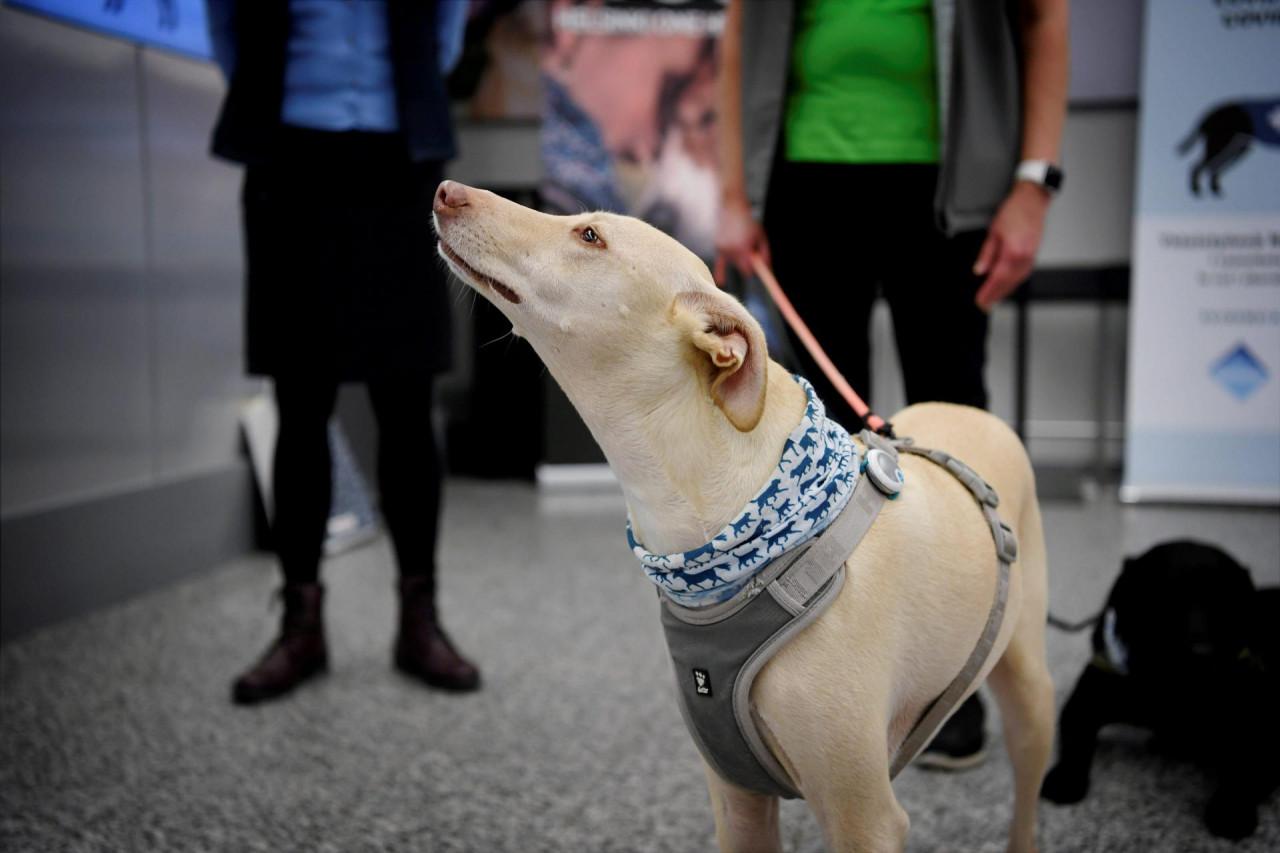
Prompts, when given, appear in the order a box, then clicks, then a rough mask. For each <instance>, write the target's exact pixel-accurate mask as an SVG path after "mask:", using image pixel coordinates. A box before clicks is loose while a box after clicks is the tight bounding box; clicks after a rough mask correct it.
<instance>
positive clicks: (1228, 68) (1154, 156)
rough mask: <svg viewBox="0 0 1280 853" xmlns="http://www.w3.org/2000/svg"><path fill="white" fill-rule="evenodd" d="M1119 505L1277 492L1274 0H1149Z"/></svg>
mask: <svg viewBox="0 0 1280 853" xmlns="http://www.w3.org/2000/svg"><path fill="white" fill-rule="evenodd" d="M1146 12H1147V14H1146V21H1145V27H1146V40H1145V54H1144V57H1143V68H1142V80H1143V84H1142V97H1141V115H1140V122H1139V143H1138V187H1137V190H1138V192H1137V205H1136V208H1137V212H1136V219H1135V222H1134V243H1133V296H1132V303H1131V307H1130V327H1131V328H1130V350H1129V386H1128V414H1127V418H1126V422H1127V428H1128V435H1127V439H1126V446H1125V475H1124V485H1123V488H1122V491H1121V495H1122V497H1124V498H1125V499H1127V500H1184V501H1191V502H1197V503H1202V502H1215V501H1223V502H1233V503H1234V502H1244V503H1266V504H1277V503H1280V74H1278V73H1277V71H1278V70H1280V64H1278V63H1277V59H1276V57H1280V0H1265V2H1251V3H1225V2H1220V0H1219V2H1214V0H1195V2H1190V0H1188V2H1181V3H1163V2H1148V3H1147V7H1146Z"/></svg>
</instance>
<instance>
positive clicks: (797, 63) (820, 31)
mask: <svg viewBox="0 0 1280 853" xmlns="http://www.w3.org/2000/svg"><path fill="white" fill-rule="evenodd" d="M934 70H935V59H934V51H933V11H932V7H931V4H930V0H801V4H800V8H799V10H798V14H797V18H796V34H795V42H794V43H793V45H792V51H791V80H790V86H789V92H788V98H787V114H786V134H787V135H786V139H787V152H786V153H787V159H788V160H793V161H808V162H821V163H936V162H938V84H937V78H936V75H935V73H934Z"/></svg>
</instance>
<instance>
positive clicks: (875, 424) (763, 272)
mask: <svg viewBox="0 0 1280 853" xmlns="http://www.w3.org/2000/svg"><path fill="white" fill-rule="evenodd" d="M751 266H752V268H753V269H755V271H756V275H757V276H759V277H760V281H762V282H764V287H765V290H767V291H769V296H770V297H772V298H773V301H774V304H775V305H777V306H778V310H779V311H781V312H782V316H783V317H784V318H785V319H786V321H787V325H788V326H790V327H791V330H792V331H793V332H795V333H796V337H798V338H800V342H801V343H803V344H804V348H805V349H807V350H808V351H809V355H811V356H813V360H814V361H816V362H817V363H818V366H819V367H821V368H822V372H823V373H824V374H825V375H826V377H827V380H828V381H829V382H830V383H831V384H832V385H834V386H835V389H836V390H837V391H839V392H840V396H841V397H843V398H844V401H845V402H846V403H848V404H849V408H851V409H853V411H854V413H855V414H857V416H858V417H860V418H862V420H863V423H865V424H866V425H867V426H868V427H870V428H871V429H872V430H874V431H875V432H877V433H879V434H880V435H883V436H886V437H890V438H892V437H893V424H891V423H889V422H888V421H886V420H885V419H884V418H882V417H880V416H879V415H877V414H876V413H875V412H872V411H871V407H870V406H868V405H867V404H866V403H864V402H863V401H862V398H861V397H859V396H858V393H857V392H856V391H854V390H853V386H851V385H850V384H849V382H848V380H846V379H845V378H844V376H843V375H842V374H841V373H840V371H839V370H837V369H836V366H835V365H834V364H832V362H831V359H830V358H828V357H827V354H826V352H824V351H823V349H822V345H821V344H819V343H818V339H817V338H815V337H814V336H813V332H811V331H809V327H808V326H807V325H805V322H804V320H803V319H801V317H800V314H799V313H797V312H796V309H795V306H793V305H792V304H791V300H790V299H788V298H787V294H785V293H783V292H782V285H780V284H778V280H777V279H776V278H774V277H773V271H772V270H770V269H769V267H768V265H767V264H765V262H764V261H763V260H762V259H761V258H760V256H759V255H757V254H755V253H752V255H751Z"/></svg>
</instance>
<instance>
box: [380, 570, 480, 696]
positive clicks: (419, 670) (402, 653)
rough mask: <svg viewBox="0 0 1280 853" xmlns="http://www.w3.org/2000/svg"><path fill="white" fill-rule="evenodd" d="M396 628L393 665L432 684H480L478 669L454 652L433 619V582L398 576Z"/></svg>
mask: <svg viewBox="0 0 1280 853" xmlns="http://www.w3.org/2000/svg"><path fill="white" fill-rule="evenodd" d="M399 586H400V631H399V633H398V635H397V636H396V653H395V661H396V669H398V670H400V671H401V672H403V673H405V674H406V675H411V676H413V677H414V678H417V679H420V680H422V681H425V682H426V683H427V684H429V685H431V686H432V687H439V688H442V689H444V690H456V691H459V692H462V691H468V690H475V689H477V688H478V687H479V686H480V670H478V669H476V667H475V665H474V664H472V663H471V662H470V661H468V660H467V659H466V658H464V657H463V656H462V655H460V654H458V652H457V650H456V649H455V648H454V647H453V644H452V643H451V642H450V641H449V638H448V637H447V636H446V635H445V633H444V629H443V628H441V627H440V623H439V622H438V621H437V619H436V607H435V601H434V600H433V598H434V584H433V583H432V582H431V580H430V579H427V578H413V577H408V578H401V579H400V584H399Z"/></svg>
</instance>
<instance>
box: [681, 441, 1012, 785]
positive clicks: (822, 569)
mask: <svg viewBox="0 0 1280 853" xmlns="http://www.w3.org/2000/svg"><path fill="white" fill-rule="evenodd" d="M860 438H861V439H862V441H863V443H864V444H866V445H867V446H868V447H870V448H876V449H880V450H883V451H884V452H885V453H886V454H888V457H887V458H888V459H890V460H891V463H890V464H891V465H892V466H893V467H894V469H896V465H897V458H898V452H899V451H901V452H905V453H914V454H917V455H919V456H923V457H925V458H926V459H929V460H931V461H932V462H934V463H936V464H938V465H941V466H942V467H944V468H946V469H947V471H949V472H951V474H952V475H954V476H955V477H956V478H957V479H958V480H960V482H961V483H963V484H964V485H965V486H966V487H967V488H968V489H969V491H970V492H972V494H973V496H974V498H975V499H976V500H977V501H978V504H979V505H980V506H981V507H982V512H983V515H984V517H985V518H986V520H987V524H988V525H989V526H990V528H991V534H992V537H993V538H994V539H995V544H996V558H997V560H998V561H999V572H998V576H997V583H996V590H995V595H994V598H993V601H992V604H991V610H990V612H989V613H988V616H987V623H986V626H985V627H984V628H983V631H982V636H981V637H980V638H979V640H978V644H977V646H976V647H975V648H974V650H973V652H972V653H971V654H970V655H969V659H968V660H967V661H966V662H965V665H964V667H963V668H962V669H961V671H960V673H959V674H957V675H956V677H955V679H953V680H952V682H951V684H950V685H948V687H947V689H946V690H944V691H943V693H942V695H940V696H939V697H938V698H937V699H935V700H934V701H933V702H932V703H931V704H930V705H929V706H928V707H927V708H926V709H925V711H924V713H923V714H922V715H921V717H920V719H919V720H918V721H917V722H916V724H915V726H914V727H913V728H912V730H911V732H910V733H909V734H908V735H907V738H906V740H904V741H903V743H902V744H901V745H900V746H899V747H898V750H897V754H896V755H895V757H894V761H893V766H892V768H891V769H890V778H892V777H893V776H897V775H898V772H899V771H900V770H902V768H903V767H905V766H906V765H907V764H908V763H910V761H911V759H913V758H915V756H916V754H917V753H918V752H919V751H920V750H921V749H922V748H923V747H924V746H925V744H926V743H927V742H928V739H929V738H930V737H931V736H932V735H933V733H934V731H936V730H937V728H938V726H940V725H941V724H942V722H943V720H944V719H946V716H947V715H948V714H949V713H950V712H951V710H952V708H954V707H955V705H956V704H957V703H958V702H959V700H960V698H961V697H962V696H963V695H964V693H965V691H966V690H967V689H968V688H969V686H970V685H971V684H972V683H973V680H974V678H975V677H976V676H977V674H978V672H979V671H980V670H981V669H982V666H983V664H984V663H985V662H986V660H987V657H988V656H989V655H990V653H991V648H992V646H993V644H994V643H995V640H996V637H997V635H999V633H1000V626H1001V624H1002V622H1003V620H1004V610H1005V603H1006V600H1007V599H1008V592H1009V566H1010V564H1011V563H1012V562H1013V561H1014V560H1015V559H1016V558H1017V552H1018V548H1017V542H1016V540H1015V539H1014V536H1013V531H1011V530H1010V529H1009V527H1008V526H1007V525H1006V524H1005V523H1004V522H1002V521H1001V520H1000V517H999V516H998V515H997V514H996V511H995V509H996V506H997V505H998V504H999V502H1000V501H999V498H998V497H997V496H996V493H995V490H994V489H992V488H991V487H990V486H989V485H987V484H986V483H985V482H984V481H983V480H982V478H981V477H979V476H978V475H977V474H976V473H974V471H973V469H971V468H969V467H968V466H967V465H965V464H964V463H963V462H960V461H959V460H957V459H954V458H953V457H951V456H950V455H949V454H947V453H944V452H943V451H940V450H924V449H922V448H918V447H915V446H913V445H911V444H910V443H909V442H910V440H909V439H908V440H906V441H901V442H889V441H887V440H885V439H883V438H881V437H879V436H877V435H875V434H873V433H870V432H867V431H863V432H862V434H861V435H860ZM869 455H870V454H869ZM886 473H888V472H886ZM889 491H891V490H882V489H881V488H879V487H878V485H877V481H876V479H875V478H874V477H873V476H872V475H871V474H870V473H864V474H863V476H861V477H859V478H858V482H857V484H856V485H855V486H854V490H853V494H852V495H851V496H850V498H849V502H848V503H847V504H846V505H845V508H844V509H843V510H842V511H841V513H840V516H839V517H838V518H836V520H835V521H833V522H832V523H831V525H830V526H829V527H828V528H827V529H826V530H825V531H824V532H823V533H822V535H820V536H818V537H817V538H816V539H814V540H811V541H810V542H809V543H806V545H805V546H803V547H801V548H797V549H796V550H795V551H793V552H791V553H789V554H786V555H784V556H783V557H780V558H778V559H776V560H774V561H773V562H772V563H770V564H769V565H768V566H767V567H766V568H765V569H764V570H763V571H761V572H760V573H759V574H758V575H756V576H755V577H754V578H752V579H751V581H750V582H749V583H748V584H747V586H746V587H744V588H743V589H742V590H741V591H740V592H738V594H737V595H735V596H734V597H733V598H731V599H729V600H728V601H725V602H721V603H720V604H716V605H712V606H710V607H702V608H689V607H684V606H681V605H679V604H675V603H674V602H672V601H671V600H670V599H668V598H666V597H665V596H662V608H661V609H662V627H663V631H664V632H665V634H666V638H667V649H668V650H669V651H670V653H671V660H672V663H673V664H674V666H675V675H676V690H677V694H678V695H679V698H680V712H681V715H682V716H683V717H684V721H685V726H686V727H687V728H688V729H689V733H690V735H692V737H693V740H694V743H696V744H697V746H698V751H699V752H701V753H702V756H703V758H704V759H706V761H707V763H708V764H709V765H711V767H712V768H713V769H714V770H715V771H716V773H718V774H719V775H720V777H721V778H722V779H725V780H726V781H728V782H731V783H733V784H734V785H737V786H738V787H740V788H745V789H747V790H749V791H756V792H758V793H762V794H771V795H774V796H779V797H785V798H787V799H795V798H797V797H799V796H800V793H799V792H798V791H797V790H796V788H795V786H794V785H793V784H792V782H791V778H790V776H788V774H787V772H786V770H785V769H783V767H782V766H781V765H780V764H779V763H778V761H777V759H776V758H774V756H773V753H772V752H771V751H770V750H769V748H768V746H767V745H766V744H765V742H764V740H763V739H762V738H761V736H760V733H759V731H758V730H757V729H756V725H755V721H754V720H753V719H752V717H751V704H750V695H751V685H752V683H754V681H755V678H756V676H757V675H758V674H759V672H760V670H761V669H763V668H764V665H765V664H766V663H768V662H769V660H770V659H771V658H772V657H773V656H774V655H775V654H776V653H777V651H778V649H780V648H782V646H783V645H785V644H786V643H787V642H788V641H789V640H790V639H791V638H792V637H794V636H795V635H796V634H798V633H799V632H801V631H803V630H804V629H805V628H807V627H808V626H809V625H810V624H812V623H813V621H814V620H816V619H817V618H818V617H819V616H820V615H822V613H823V611H825V610H826V609H827V607H828V606H829V605H830V604H831V602H832V601H834V600H835V597H836V595H837V594H838V593H839V592H840V589H841V588H842V587H843V586H844V577H845V567H844V564H845V561H846V560H848V558H849V555H850V554H852V553H853V550H854V548H856V547H857V545H858V543H859V542H860V541H861V540H862V537H863V536H864V535H865V534H866V532H867V530H869V529H870V528H871V524H872V522H873V521H875V518H876V516H877V515H878V514H879V512H880V508H881V507H882V506H884V502H885V500H887V499H888V498H889V497H890V495H889ZM762 593H764V594H762Z"/></svg>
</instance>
